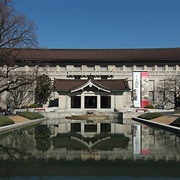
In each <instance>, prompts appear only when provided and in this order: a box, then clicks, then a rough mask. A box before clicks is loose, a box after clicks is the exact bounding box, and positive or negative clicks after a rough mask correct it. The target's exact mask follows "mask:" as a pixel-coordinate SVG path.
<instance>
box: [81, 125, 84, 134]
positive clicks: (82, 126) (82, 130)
mask: <svg viewBox="0 0 180 180" xmlns="http://www.w3.org/2000/svg"><path fill="white" fill-rule="evenodd" d="M81 135H84V123H81Z"/></svg>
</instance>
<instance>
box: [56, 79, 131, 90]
mask: <svg viewBox="0 0 180 180" xmlns="http://www.w3.org/2000/svg"><path fill="white" fill-rule="evenodd" d="M92 86H93V87H95V88H97V89H98V90H102V91H105V92H111V91H129V90H130V88H129V85H128V81H127V79H99V80H95V79H92V78H89V79H86V80H83V79H55V80H54V84H53V91H69V92H76V91H79V90H84V88H85V87H92Z"/></svg>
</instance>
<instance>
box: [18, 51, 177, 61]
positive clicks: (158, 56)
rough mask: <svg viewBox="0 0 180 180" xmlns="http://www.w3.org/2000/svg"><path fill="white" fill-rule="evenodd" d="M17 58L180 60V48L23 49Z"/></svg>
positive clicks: (43, 59) (51, 59)
mask: <svg viewBox="0 0 180 180" xmlns="http://www.w3.org/2000/svg"><path fill="white" fill-rule="evenodd" d="M17 59H26V60H41V61H53V60H56V61H57V60H58V61H62V60H63V61H76V60H79V61H85V60H86V61H87V60H90V61H92V60H94V61H97V60H103V61H106V60H114V61H116V60H118V61H119V60H141V61H142V60H152V61H153V60H155V61H157V60H160V61H161V60H169V61H171V60H175V61H178V62H179V61H180V48H154V49H21V50H20V53H19V55H18V56H17Z"/></svg>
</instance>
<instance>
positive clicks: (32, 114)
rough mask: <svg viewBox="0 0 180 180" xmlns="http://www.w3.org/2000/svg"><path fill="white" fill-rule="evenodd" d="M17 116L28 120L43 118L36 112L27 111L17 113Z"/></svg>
mask: <svg viewBox="0 0 180 180" xmlns="http://www.w3.org/2000/svg"><path fill="white" fill-rule="evenodd" d="M19 116H22V117H25V118H27V119H30V120H33V119H39V118H43V117H44V116H43V115H42V114H40V113H38V112H29V111H25V112H21V113H19Z"/></svg>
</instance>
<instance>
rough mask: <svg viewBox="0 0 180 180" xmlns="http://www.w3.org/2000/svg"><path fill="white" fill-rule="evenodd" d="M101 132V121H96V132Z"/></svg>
mask: <svg viewBox="0 0 180 180" xmlns="http://www.w3.org/2000/svg"><path fill="white" fill-rule="evenodd" d="M99 133H101V123H97V134H99Z"/></svg>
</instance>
